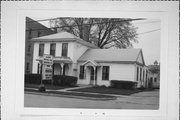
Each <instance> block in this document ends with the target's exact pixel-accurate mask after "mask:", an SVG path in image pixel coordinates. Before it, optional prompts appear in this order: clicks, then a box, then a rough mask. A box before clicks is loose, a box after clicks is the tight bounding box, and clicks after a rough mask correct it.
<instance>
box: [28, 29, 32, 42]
mask: <svg viewBox="0 0 180 120" xmlns="http://www.w3.org/2000/svg"><path fill="white" fill-rule="evenodd" d="M31 35H32V29H31V28H30V29H29V35H28V38H29V39H31Z"/></svg>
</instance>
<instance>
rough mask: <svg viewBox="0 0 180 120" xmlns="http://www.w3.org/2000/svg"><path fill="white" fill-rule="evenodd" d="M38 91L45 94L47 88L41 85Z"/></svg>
mask: <svg viewBox="0 0 180 120" xmlns="http://www.w3.org/2000/svg"><path fill="white" fill-rule="evenodd" d="M38 90H39V92H45V91H46V88H45V86H44V84H40V86H39V88H38Z"/></svg>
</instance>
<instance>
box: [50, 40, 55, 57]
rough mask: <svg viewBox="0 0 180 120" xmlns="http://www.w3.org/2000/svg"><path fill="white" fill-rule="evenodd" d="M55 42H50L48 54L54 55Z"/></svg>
mask: <svg viewBox="0 0 180 120" xmlns="http://www.w3.org/2000/svg"><path fill="white" fill-rule="evenodd" d="M55 50H56V44H55V43H52V44H51V46H50V55H52V56H55Z"/></svg>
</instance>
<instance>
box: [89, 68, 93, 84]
mask: <svg viewBox="0 0 180 120" xmlns="http://www.w3.org/2000/svg"><path fill="white" fill-rule="evenodd" d="M90 84H91V85H93V84H94V68H93V67H90Z"/></svg>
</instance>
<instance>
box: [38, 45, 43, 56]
mask: <svg viewBox="0 0 180 120" xmlns="http://www.w3.org/2000/svg"><path fill="white" fill-rule="evenodd" d="M43 54H44V44H42V43H41V44H39V56H43Z"/></svg>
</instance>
